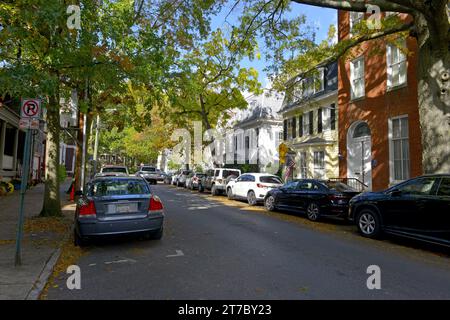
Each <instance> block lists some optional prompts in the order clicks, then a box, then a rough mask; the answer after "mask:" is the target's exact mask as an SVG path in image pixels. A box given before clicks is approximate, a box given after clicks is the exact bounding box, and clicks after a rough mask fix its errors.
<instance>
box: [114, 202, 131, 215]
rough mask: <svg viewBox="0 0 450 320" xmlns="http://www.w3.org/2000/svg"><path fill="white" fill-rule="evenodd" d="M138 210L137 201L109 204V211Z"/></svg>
mask: <svg viewBox="0 0 450 320" xmlns="http://www.w3.org/2000/svg"><path fill="white" fill-rule="evenodd" d="M136 211H137V203H126V204H121V203H120V204H109V205H108V213H111V214H114V213H130V212H136Z"/></svg>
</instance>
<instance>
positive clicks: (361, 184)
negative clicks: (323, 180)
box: [328, 178, 369, 192]
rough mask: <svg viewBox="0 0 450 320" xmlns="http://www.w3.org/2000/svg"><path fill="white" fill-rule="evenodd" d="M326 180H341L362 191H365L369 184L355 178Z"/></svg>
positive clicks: (331, 179)
mask: <svg viewBox="0 0 450 320" xmlns="http://www.w3.org/2000/svg"><path fill="white" fill-rule="evenodd" d="M328 181H331V182H342V183H345V184H346V185H348V186H349V187H351V188H353V189H355V190H356V191H358V192H364V191H367V189H368V188H369V186H368V185H367V184H365V183H364V182H362V181H361V180H359V179H357V178H330V179H328Z"/></svg>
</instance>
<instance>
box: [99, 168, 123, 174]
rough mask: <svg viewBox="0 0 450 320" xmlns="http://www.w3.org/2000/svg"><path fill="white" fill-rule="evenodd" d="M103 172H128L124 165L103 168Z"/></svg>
mask: <svg viewBox="0 0 450 320" xmlns="http://www.w3.org/2000/svg"><path fill="white" fill-rule="evenodd" d="M102 172H103V173H108V172H120V173H127V169H126V168H124V167H108V168H103V169H102Z"/></svg>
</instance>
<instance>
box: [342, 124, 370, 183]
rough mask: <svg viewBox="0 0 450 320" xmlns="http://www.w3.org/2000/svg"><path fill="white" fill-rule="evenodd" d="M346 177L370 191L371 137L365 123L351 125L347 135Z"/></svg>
mask: <svg viewBox="0 0 450 320" xmlns="http://www.w3.org/2000/svg"><path fill="white" fill-rule="evenodd" d="M347 177H348V178H356V179H358V180H360V181H361V182H363V183H364V184H366V185H367V186H368V189H369V190H371V189H372V137H371V134H370V129H369V126H368V125H367V123H365V122H358V123H356V125H352V126H351V127H350V129H349V132H348V135H347Z"/></svg>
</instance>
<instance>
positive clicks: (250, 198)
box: [247, 190, 257, 206]
mask: <svg viewBox="0 0 450 320" xmlns="http://www.w3.org/2000/svg"><path fill="white" fill-rule="evenodd" d="M247 202H248V204H249V205H251V206H254V205H256V203H257V200H256V195H255V192H254V191H252V190H250V191H249V192H248V193H247Z"/></svg>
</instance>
